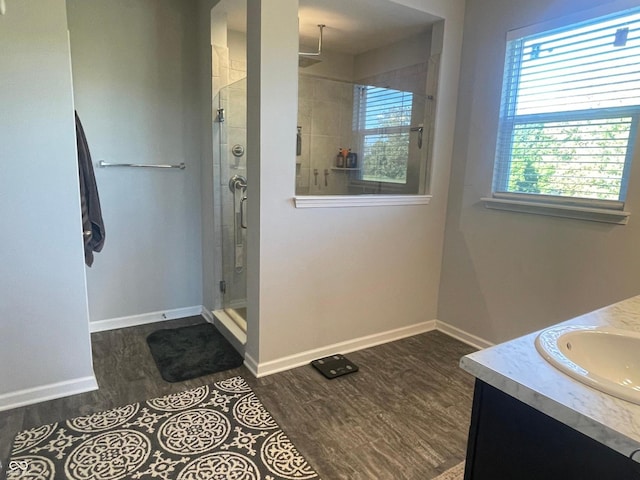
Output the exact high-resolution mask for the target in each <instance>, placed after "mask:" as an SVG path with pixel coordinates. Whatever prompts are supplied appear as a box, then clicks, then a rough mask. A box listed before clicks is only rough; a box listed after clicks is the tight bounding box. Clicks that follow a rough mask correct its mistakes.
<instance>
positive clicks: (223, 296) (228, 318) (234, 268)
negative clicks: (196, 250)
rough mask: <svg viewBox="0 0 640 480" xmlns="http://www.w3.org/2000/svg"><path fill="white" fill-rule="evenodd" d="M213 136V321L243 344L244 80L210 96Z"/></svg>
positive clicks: (244, 321)
mask: <svg viewBox="0 0 640 480" xmlns="http://www.w3.org/2000/svg"><path fill="white" fill-rule="evenodd" d="M213 109H214V112H213V113H214V125H213V128H214V132H215V133H216V135H215V136H216V137H217V138H218V140H219V144H218V148H219V151H218V156H217V159H219V161H216V166H215V167H216V168H215V170H214V171H215V172H216V174H215V180H214V181H215V182H216V185H215V189H216V190H217V192H216V193H217V195H216V197H217V199H218V205H219V211H218V218H219V219H220V220H219V225H218V227H219V228H218V230H219V234H220V239H219V241H220V251H221V266H220V268H219V277H220V280H219V285H218V286H219V299H220V307H221V308H219V309H218V310H216V311H215V312H214V314H215V316H216V318H217V319H218V320H219V321H220V322H221V323H222V324H223V325H224V326H225V328H226V329H227V330H228V331H229V332H231V333H232V334H233V335H234V336H235V337H236V339H237V340H238V343H236V347H238V344H244V342H245V340H246V331H247V322H246V302H247V278H246V265H247V249H246V238H247V216H246V213H247V202H248V201H250V200H249V198H250V192H249V190H248V188H247V182H248V179H247V158H246V143H247V140H246V139H247V128H246V123H247V122H246V78H243V79H241V80H238V81H236V82H234V83H231V84H229V85H227V86H225V87H223V88H221V89H220V91H219V93H218V95H216V96H215V97H214V102H213Z"/></svg>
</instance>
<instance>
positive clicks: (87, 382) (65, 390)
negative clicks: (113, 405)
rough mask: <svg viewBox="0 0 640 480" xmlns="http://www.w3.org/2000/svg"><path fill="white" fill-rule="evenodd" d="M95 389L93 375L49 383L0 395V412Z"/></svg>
mask: <svg viewBox="0 0 640 480" xmlns="http://www.w3.org/2000/svg"><path fill="white" fill-rule="evenodd" d="M97 389H98V382H97V381H96V377H95V376H93V375H90V376H88V377H81V378H76V379H73V380H66V381H64V382H57V383H51V384H49V385H41V386H38V387H32V388H25V389H24V390H18V391H16V392H10V393H4V394H2V395H0V411H4V410H11V409H13V408H18V407H23V406H25V405H32V404H34V403H40V402H46V401H47V400H53V399H55V398H61V397H67V396H69V395H77V394H78V393H85V392H90V391H92V390H97Z"/></svg>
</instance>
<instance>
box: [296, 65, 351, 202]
mask: <svg viewBox="0 0 640 480" xmlns="http://www.w3.org/2000/svg"><path fill="white" fill-rule="evenodd" d="M352 119H353V84H351V83H347V82H339V81H335V80H328V79H324V78H318V77H312V76H308V75H303V74H301V75H300V77H299V83H298V125H299V126H301V127H302V154H301V155H299V156H297V157H296V194H298V195H339V194H343V193H346V191H347V185H348V182H347V180H348V175H349V173H348V172H344V171H338V170H335V169H334V170H332V168H333V167H335V165H336V163H335V162H336V156H337V154H338V150H339V148H341V147H342V148H353V149H354V151H355V145H351V132H352ZM294 134H295V132H294ZM294 138H295V135H292V141H293V139H294ZM314 172H317V175H315V174H314Z"/></svg>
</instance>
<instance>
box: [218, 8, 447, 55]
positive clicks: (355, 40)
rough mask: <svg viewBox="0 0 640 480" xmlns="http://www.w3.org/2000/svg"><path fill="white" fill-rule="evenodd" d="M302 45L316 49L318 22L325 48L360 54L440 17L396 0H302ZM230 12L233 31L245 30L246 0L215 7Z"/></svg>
mask: <svg viewBox="0 0 640 480" xmlns="http://www.w3.org/2000/svg"><path fill="white" fill-rule="evenodd" d="M299 5H300V6H299V13H298V17H299V19H300V45H302V46H304V47H307V48H306V49H307V50H315V49H316V48H317V45H318V24H324V25H326V26H325V28H324V38H323V44H324V45H323V49H325V50H328V51H332V52H341V53H347V54H350V55H357V54H359V53H362V52H366V51H368V50H373V49H375V48H379V47H382V46H384V45H389V44H392V43H395V42H397V41H399V40H402V39H403V38H407V37H410V36H413V35H416V34H418V33H420V32H424V31H426V30H428V29H429V28H430V25H431V24H433V23H434V22H437V21H438V20H440V18H438V17H436V16H433V15H429V14H428V13H425V12H422V11H419V10H414V9H412V8H409V7H405V6H403V5H399V4H397V3H395V2H394V1H393V0H299ZM217 11H225V12H226V13H227V25H228V27H229V29H230V30H237V31H240V32H246V1H244V0H222V1H221V2H220V3H219V4H218V5H217V6H216V7H215V9H214V13H216V12H217Z"/></svg>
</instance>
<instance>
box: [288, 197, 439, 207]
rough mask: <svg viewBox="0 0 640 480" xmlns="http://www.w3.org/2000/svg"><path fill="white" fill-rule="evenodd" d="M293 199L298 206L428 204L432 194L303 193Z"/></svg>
mask: <svg viewBox="0 0 640 480" xmlns="http://www.w3.org/2000/svg"><path fill="white" fill-rule="evenodd" d="M293 201H294V203H295V206H296V208H335V207H380V206H389V205H427V204H428V203H429V202H430V201H431V195H301V196H296V197H293Z"/></svg>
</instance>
